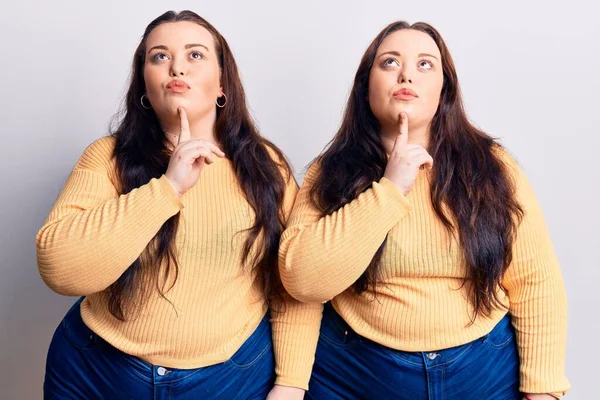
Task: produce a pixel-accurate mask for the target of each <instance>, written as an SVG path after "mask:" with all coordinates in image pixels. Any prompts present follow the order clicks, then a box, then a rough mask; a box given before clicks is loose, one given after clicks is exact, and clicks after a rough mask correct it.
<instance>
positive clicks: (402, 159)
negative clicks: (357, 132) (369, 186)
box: [383, 113, 433, 196]
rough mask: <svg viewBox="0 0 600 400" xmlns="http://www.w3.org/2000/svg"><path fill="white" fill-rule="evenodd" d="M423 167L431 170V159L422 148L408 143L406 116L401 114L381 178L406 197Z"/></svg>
mask: <svg viewBox="0 0 600 400" xmlns="http://www.w3.org/2000/svg"><path fill="white" fill-rule="evenodd" d="M425 166H427V167H429V168H432V167H433V158H432V157H431V156H430V155H429V153H428V152H427V150H425V148H424V147H423V146H420V145H418V144H410V143H408V116H407V115H406V114H405V113H401V114H400V123H399V129H398V136H396V141H395V142H394V148H393V149H392V153H391V154H390V158H389V159H388V162H387V166H386V167H385V172H384V174H383V176H384V178H387V179H388V180H390V181H392V182H394V183H395V184H396V186H398V188H399V189H400V191H401V192H402V193H403V194H404V195H405V196H406V195H407V194H408V193H409V192H410V191H411V190H412V188H413V186H414V184H415V179H417V173H418V172H419V169H422V168H423V167H425Z"/></svg>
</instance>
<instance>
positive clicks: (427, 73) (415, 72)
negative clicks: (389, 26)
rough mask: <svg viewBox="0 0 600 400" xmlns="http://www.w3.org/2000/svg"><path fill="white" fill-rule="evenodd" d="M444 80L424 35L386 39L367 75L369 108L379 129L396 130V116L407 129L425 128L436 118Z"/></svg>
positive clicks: (432, 46) (406, 34) (405, 34)
mask: <svg viewBox="0 0 600 400" xmlns="http://www.w3.org/2000/svg"><path fill="white" fill-rule="evenodd" d="M443 83H444V76H443V71H442V57H441V55H440V50H439V49H438V47H437V45H436V44H435V42H434V41H433V39H432V38H431V37H430V36H429V35H428V34H426V33H424V32H420V31H417V30H413V29H401V30H398V31H396V32H394V33H392V34H391V35H389V36H387V37H386V38H385V39H384V40H383V42H382V43H381V45H380V46H379V48H378V49H377V53H376V55H375V61H374V63H373V66H372V67H371V72H370V75H369V105H370V107H371V111H372V112H373V114H374V115H375V117H376V118H377V119H378V120H379V123H380V125H381V126H382V127H386V126H395V125H397V124H398V121H399V114H400V113H401V112H404V113H406V114H407V115H408V121H409V125H410V126H427V125H429V123H430V122H431V120H432V119H433V116H434V115H435V113H436V111H437V108H438V104H439V100H440V94H441V92H442V85H443Z"/></svg>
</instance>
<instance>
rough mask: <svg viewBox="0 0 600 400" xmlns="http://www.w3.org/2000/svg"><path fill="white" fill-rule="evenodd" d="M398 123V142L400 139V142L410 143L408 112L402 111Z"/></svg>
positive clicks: (403, 143)
mask: <svg viewBox="0 0 600 400" xmlns="http://www.w3.org/2000/svg"><path fill="white" fill-rule="evenodd" d="M399 120H400V121H399V124H398V138H397V139H396V142H398V141H400V144H402V145H406V144H408V115H406V113H400V115H399Z"/></svg>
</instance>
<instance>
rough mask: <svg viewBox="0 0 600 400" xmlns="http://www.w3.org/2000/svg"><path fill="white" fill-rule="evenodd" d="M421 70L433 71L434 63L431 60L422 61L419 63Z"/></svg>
mask: <svg viewBox="0 0 600 400" xmlns="http://www.w3.org/2000/svg"><path fill="white" fill-rule="evenodd" d="M419 68H423V69H432V68H433V63H432V62H431V61H429V60H421V61H419Z"/></svg>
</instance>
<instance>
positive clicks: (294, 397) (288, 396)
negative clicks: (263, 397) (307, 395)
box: [267, 385, 304, 400]
mask: <svg viewBox="0 0 600 400" xmlns="http://www.w3.org/2000/svg"><path fill="white" fill-rule="evenodd" d="M303 398H304V389H300V388H296V387H290V386H281V385H275V386H273V389H271V391H270V392H269V395H268V396H267V400H302V399H303Z"/></svg>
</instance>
